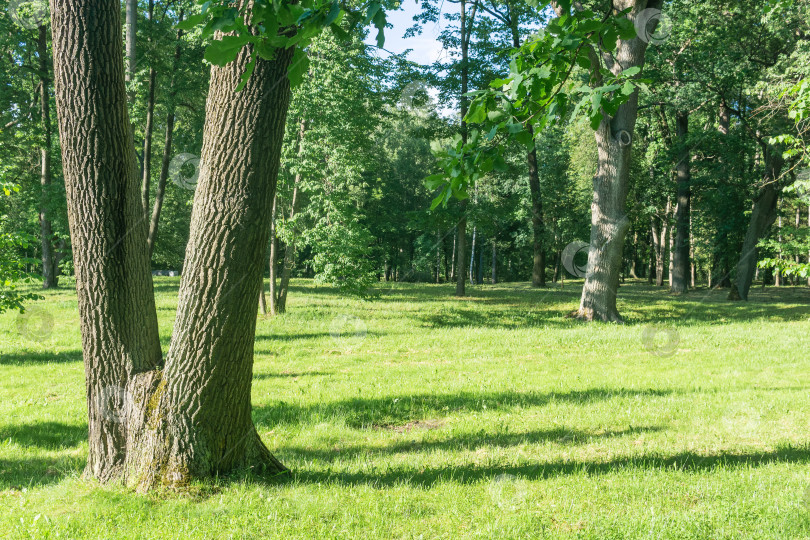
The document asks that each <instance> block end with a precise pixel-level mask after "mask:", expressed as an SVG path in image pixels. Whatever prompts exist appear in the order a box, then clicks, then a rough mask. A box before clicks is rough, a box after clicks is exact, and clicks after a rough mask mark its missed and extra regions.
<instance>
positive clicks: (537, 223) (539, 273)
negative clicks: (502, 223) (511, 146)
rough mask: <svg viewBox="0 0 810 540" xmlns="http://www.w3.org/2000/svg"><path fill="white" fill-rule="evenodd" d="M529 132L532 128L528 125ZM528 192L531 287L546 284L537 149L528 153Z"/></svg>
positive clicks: (541, 199)
mask: <svg viewBox="0 0 810 540" xmlns="http://www.w3.org/2000/svg"><path fill="white" fill-rule="evenodd" d="M529 132H530V133H532V135H534V130H533V129H532V127H531V126H529ZM527 159H528V162H529V192H530V193H531V197H532V251H533V257H532V287H545V286H546V252H545V249H544V246H543V235H544V225H543V196H542V193H541V192H540V175H539V173H538V170H537V151H536V150H535V149H534V148H532V150H530V151H529V153H528V157H527Z"/></svg>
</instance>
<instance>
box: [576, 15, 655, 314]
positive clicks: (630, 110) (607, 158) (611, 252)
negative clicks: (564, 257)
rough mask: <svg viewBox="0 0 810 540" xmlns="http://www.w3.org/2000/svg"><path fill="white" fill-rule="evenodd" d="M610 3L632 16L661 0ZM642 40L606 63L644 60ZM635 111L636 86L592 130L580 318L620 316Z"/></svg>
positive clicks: (620, 66)
mask: <svg viewBox="0 0 810 540" xmlns="http://www.w3.org/2000/svg"><path fill="white" fill-rule="evenodd" d="M613 5H614V6H615V9H624V8H629V7H632V8H633V10H632V13H631V17H632V18H635V17H636V16H638V14H639V13H640V12H641V11H642V9H644V8H645V7H646V8H652V9H660V8H661V5H662V0H649V1H648V2H644V1H643V0H623V1H616V2H613ZM646 50H647V43H646V42H645V41H643V40H641V39H639V38H633V39H630V40H620V41H619V42H618V44H617V49H616V62H614V63H613V65H612V67H611V69H612V70H613V71H614V72H615V73H619V72H621V71H622V70H625V69H627V68H630V67H634V66H638V67H642V66H643V65H644V55H645V52H646ZM591 54H592V55H593V56H592V57H591V58H592V62H591V64H592V66H591V67H592V72H593V73H597V72H598V69H599V64H598V60H597V58H596V57H595V54H596V53H595V52H593V51H591ZM637 114H638V91H636V92H635V93H633V95H632V96H630V98H629V99H628V101H627V102H626V103H624V104H623V105H621V106H620V107H619V109H618V110H617V111H616V114H615V116H614V117H613V118H610V117H609V116H607V114H606V113H605V116H604V118H603V120H602V122H601V124H600V125H599V128H598V129H597V130H596V134H595V138H596V146H597V150H598V158H597V170H596V175H595V176H594V179H593V202H592V203H591V242H590V249H589V252H588V269H587V272H586V274H585V284H584V285H583V287H582V298H581V300H580V306H579V310H578V311H577V317H578V318H581V319H584V320H589V321H591V320H601V321H614V322H621V321H622V318H621V316H620V315H619V311H618V309H617V307H616V294H617V292H618V288H619V279H620V277H621V267H622V253H623V251H624V237H625V235H626V234H627V231H628V230H629V228H630V221H629V219H628V218H627V212H626V203H627V193H628V191H629V188H630V157H631V150H632V146H633V132H634V130H635V125H636V117H637Z"/></svg>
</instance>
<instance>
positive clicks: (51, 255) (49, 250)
mask: <svg viewBox="0 0 810 540" xmlns="http://www.w3.org/2000/svg"><path fill="white" fill-rule="evenodd" d="M38 31H39V39H38V40H37V56H38V57H39V102H40V103H39V111H40V120H41V123H42V147H41V148H40V176H39V181H40V186H41V190H42V191H41V192H40V201H39V231H40V238H41V240H42V278H43V279H42V288H43V289H54V288H56V287H57V286H58V285H59V257H57V256H56V253H55V252H54V247H53V225H51V219H50V213H49V211H48V206H49V200H50V197H49V189H50V185H51V180H52V173H51V96H50V93H49V91H48V90H49V88H50V84H51V77H50V73H51V69H50V61H49V60H50V59H49V57H48V29H47V27H46V26H45V25H41V26H40V27H39V29H38Z"/></svg>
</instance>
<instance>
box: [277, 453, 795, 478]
mask: <svg viewBox="0 0 810 540" xmlns="http://www.w3.org/2000/svg"><path fill="white" fill-rule="evenodd" d="M778 463H796V464H807V463H810V448H808V447H792V446H782V447H779V448H777V449H776V450H773V451H770V452H718V453H714V454H705V455H704V454H698V453H695V452H682V453H679V454H672V455H656V454H650V455H641V456H628V457H620V458H616V459H612V460H608V461H596V460H593V461H591V460H587V461H551V462H545V463H536V464H526V465H514V466H504V467H487V466H475V465H462V466H457V467H451V466H447V467H423V466H421V465H420V464H419V463H418V462H416V463H414V467H413V468H407V469H388V470H380V471H379V472H372V473H365V472H357V473H354V472H336V471H329V472H312V471H306V470H299V471H294V472H293V476H292V478H293V479H294V480H295V481H298V482H302V483H310V484H321V483H327V482H329V483H338V484H346V485H358V484H361V485H362V484H368V485H375V486H386V487H389V486H395V485H402V484H406V485H409V486H418V487H425V488H429V487H431V486H432V485H433V484H435V483H437V482H453V483H458V484H474V483H478V482H481V481H491V480H495V479H496V478H497V477H498V476H500V475H503V474H510V475H512V476H514V477H516V478H518V479H522V480H543V479H546V478H555V477H559V476H568V475H604V474H609V473H616V472H621V471H633V470H641V471H652V470H655V471H660V472H664V471H679V472H686V473H691V472H695V473H697V472H702V471H712V470H715V469H721V468H726V469H728V468H739V467H765V466H768V465H773V464H778Z"/></svg>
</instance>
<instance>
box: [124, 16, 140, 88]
mask: <svg viewBox="0 0 810 540" xmlns="http://www.w3.org/2000/svg"><path fill="white" fill-rule="evenodd" d="M125 34H126V47H127V67H126V79H125V80H126V82H127V83H129V82H131V81H132V80H133V79H134V78H135V62H136V60H135V45H136V43H137V34H138V0H126V32H125ZM133 99H134V97H133V96H130V101H132V100H133Z"/></svg>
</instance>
